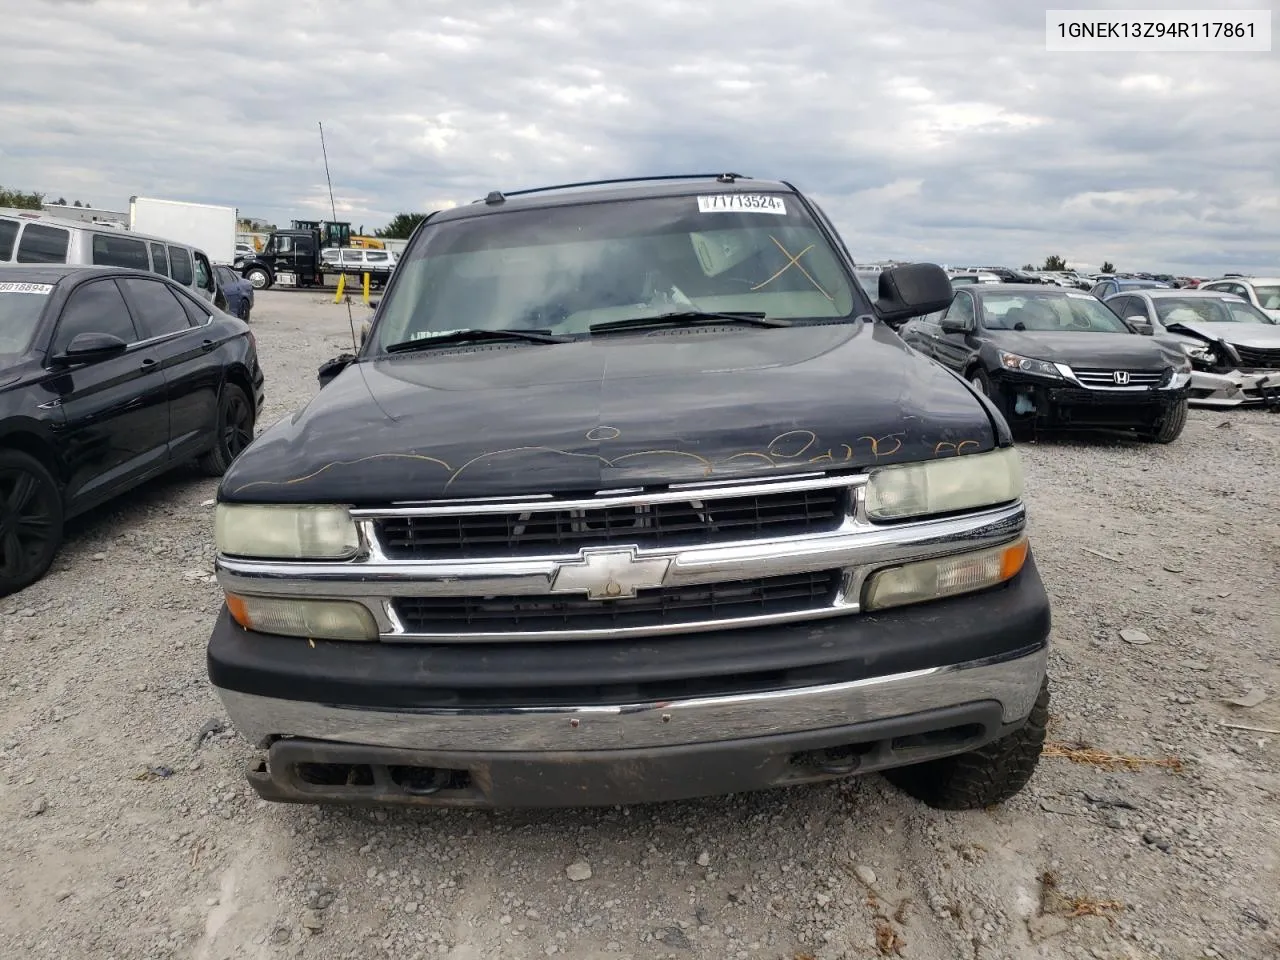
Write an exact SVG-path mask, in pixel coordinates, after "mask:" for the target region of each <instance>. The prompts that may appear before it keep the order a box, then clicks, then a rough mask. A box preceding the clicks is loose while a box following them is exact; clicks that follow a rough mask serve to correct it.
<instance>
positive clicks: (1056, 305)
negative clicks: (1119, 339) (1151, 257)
mask: <svg viewBox="0 0 1280 960" xmlns="http://www.w3.org/2000/svg"><path fill="white" fill-rule="evenodd" d="M982 317H983V325H984V326H986V328H987V329H988V330H1041V331H1045V332H1052V333H1066V332H1075V333H1080V332H1084V333H1132V331H1131V330H1130V329H1129V328H1128V327H1127V326H1125V324H1124V323H1123V322H1122V321H1121V320H1120V319H1119V318H1118V317H1117V316H1116V315H1115V314H1114V313H1112V312H1111V311H1110V310H1109V309H1108V308H1107V307H1105V306H1103V305H1102V303H1101V302H1099V301H1098V300H1097V298H1095V297H1093V296H1091V295H1090V294H1087V293H1081V294H1070V293H1068V294H1065V295H1053V294H1036V293H1030V294H1024V293H1001V294H994V295H992V294H988V295H987V296H985V297H983V298H982Z"/></svg>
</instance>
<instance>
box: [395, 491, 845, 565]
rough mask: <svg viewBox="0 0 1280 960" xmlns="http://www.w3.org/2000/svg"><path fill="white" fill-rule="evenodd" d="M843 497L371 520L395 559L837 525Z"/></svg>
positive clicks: (701, 540)
mask: <svg viewBox="0 0 1280 960" xmlns="http://www.w3.org/2000/svg"><path fill="white" fill-rule="evenodd" d="M576 503H578V504H580V502H576ZM848 503H849V499H848V490H847V489H845V488H843V487H827V488H823V489H816V490H815V489H800V490H788V491H783V492H777V493H759V494H756V495H753V496H734V497H716V496H714V494H713V493H710V494H709V495H706V496H704V497H702V498H698V499H694V498H690V499H682V500H673V501H668V502H657V503H637V504H626V505H619V506H602V507H592V506H590V505H586V506H582V505H575V506H574V507H563V506H559V505H557V504H556V503H555V502H554V501H552V502H549V503H545V504H542V503H538V504H531V505H530V506H529V507H528V508H527V509H522V510H516V509H511V508H510V507H508V508H507V509H508V510H510V512H501V513H497V512H493V513H464V514H457V515H444V516H434V515H432V516H392V517H386V518H383V519H379V520H377V521H375V524H374V526H375V529H376V530H377V535H378V540H379V542H380V543H381V545H382V549H383V551H384V552H385V553H386V555H387V556H388V557H392V558H395V559H431V560H437V559H473V558H474V559H479V558H485V557H519V556H545V555H549V554H550V555H564V554H566V553H567V554H573V553H575V552H576V551H578V550H579V549H581V548H583V547H601V546H608V545H610V544H627V545H634V546H637V547H641V548H647V547H686V546H698V545H702V544H713V543H728V542H734V541H740V540H758V539H762V538H768V537H787V536H796V535H800V534H807V533H816V532H823V531H828V530H834V529H835V528H836V527H838V526H839V525H840V522H841V519H842V518H843V517H844V515H845V513H846V511H847V510H848Z"/></svg>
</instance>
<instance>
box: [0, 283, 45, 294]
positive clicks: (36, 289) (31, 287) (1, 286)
mask: <svg viewBox="0 0 1280 960" xmlns="http://www.w3.org/2000/svg"><path fill="white" fill-rule="evenodd" d="M0 293H34V294H35V295H36V296H39V297H47V296H48V295H49V294H51V293H53V284H52V283H0Z"/></svg>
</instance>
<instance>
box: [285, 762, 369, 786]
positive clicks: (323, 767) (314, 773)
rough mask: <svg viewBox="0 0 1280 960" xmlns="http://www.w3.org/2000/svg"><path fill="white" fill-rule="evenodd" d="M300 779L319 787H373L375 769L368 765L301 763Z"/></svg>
mask: <svg viewBox="0 0 1280 960" xmlns="http://www.w3.org/2000/svg"><path fill="white" fill-rule="evenodd" d="M294 770H295V772H296V773H297V775H298V779H299V780H301V781H302V782H303V783H310V784H312V785H313V786H317V787H371V786H373V768H372V767H370V766H369V765H368V764H366V763H299V764H297V765H296V766H295V767H294Z"/></svg>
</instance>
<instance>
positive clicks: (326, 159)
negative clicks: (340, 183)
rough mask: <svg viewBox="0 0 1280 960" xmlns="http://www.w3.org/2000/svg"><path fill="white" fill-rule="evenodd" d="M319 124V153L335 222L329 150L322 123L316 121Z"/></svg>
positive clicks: (336, 210)
mask: <svg viewBox="0 0 1280 960" xmlns="http://www.w3.org/2000/svg"><path fill="white" fill-rule="evenodd" d="M316 122H317V123H318V124H319V125H320V153H321V155H322V156H323V157H324V179H325V181H326V182H327V183H328V184H329V209H330V210H332V211H333V219H334V222H335V223H336V222H337V220H338V205H337V204H336V203H334V201H333V178H332V177H331V176H329V151H328V150H326V149H325V148H324V124H323V123H320V121H318V120H317V121H316Z"/></svg>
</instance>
